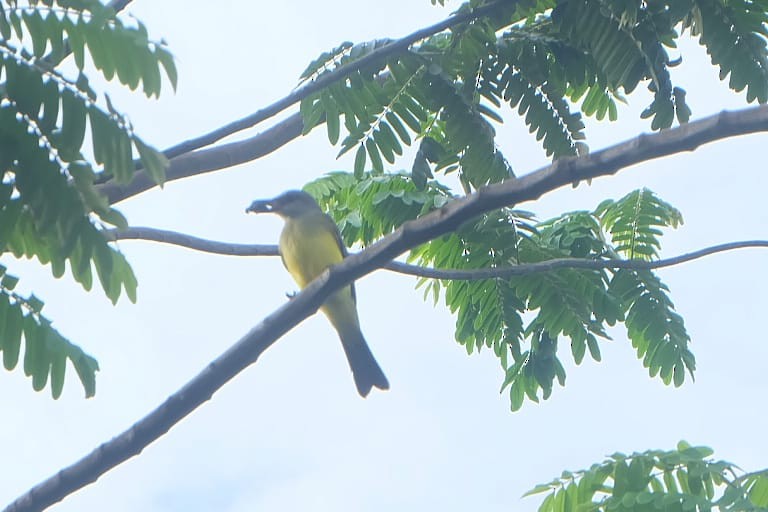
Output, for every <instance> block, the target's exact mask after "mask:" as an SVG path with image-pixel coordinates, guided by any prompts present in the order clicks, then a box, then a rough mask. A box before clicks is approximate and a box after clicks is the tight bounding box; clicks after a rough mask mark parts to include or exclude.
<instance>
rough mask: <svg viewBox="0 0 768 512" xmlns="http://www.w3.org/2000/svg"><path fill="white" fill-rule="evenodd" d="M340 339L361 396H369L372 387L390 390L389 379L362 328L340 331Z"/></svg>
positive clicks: (352, 327)
mask: <svg viewBox="0 0 768 512" xmlns="http://www.w3.org/2000/svg"><path fill="white" fill-rule="evenodd" d="M339 337H340V338H341V344H342V346H343V347H344V353H345V354H346V356H347V361H348V362H349V368H350V369H351V370H352V376H353V377H354V379H355V386H357V392H358V393H360V396H362V397H365V396H367V395H368V393H370V392H371V388H372V387H377V388H379V389H389V382H388V381H387V377H386V376H385V375H384V372H383V371H382V370H381V367H380V366H379V363H377V362H376V358H374V357H373V353H372V352H371V349H370V348H369V347H368V343H366V341H365V338H364V337H363V333H362V332H361V331H360V328H359V327H358V326H350V327H349V328H346V329H344V332H341V331H339Z"/></svg>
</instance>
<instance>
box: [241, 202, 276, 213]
mask: <svg viewBox="0 0 768 512" xmlns="http://www.w3.org/2000/svg"><path fill="white" fill-rule="evenodd" d="M273 209H274V206H273V205H272V200H271V199H266V200H264V199H259V200H256V201H254V202H252V203H251V206H249V207H248V208H246V209H245V213H269V212H271V211H273Z"/></svg>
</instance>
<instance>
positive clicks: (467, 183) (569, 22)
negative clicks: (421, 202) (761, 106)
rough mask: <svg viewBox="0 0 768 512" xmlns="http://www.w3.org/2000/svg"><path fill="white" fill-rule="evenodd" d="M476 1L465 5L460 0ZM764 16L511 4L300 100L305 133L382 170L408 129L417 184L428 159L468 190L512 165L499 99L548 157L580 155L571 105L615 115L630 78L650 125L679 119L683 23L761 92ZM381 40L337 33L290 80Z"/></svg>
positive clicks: (710, 5)
mask: <svg viewBox="0 0 768 512" xmlns="http://www.w3.org/2000/svg"><path fill="white" fill-rule="evenodd" d="M434 3H435V2H434V1H433V4H434ZM439 3H440V4H441V5H442V4H443V2H439ZM484 3H488V2H469V3H465V4H463V5H462V7H461V8H460V9H459V11H460V12H462V11H465V10H467V9H469V8H470V7H477V6H479V5H482V4H484ZM767 20H768V12H767V11H766V8H765V7H764V6H763V5H762V4H760V5H755V4H754V2H749V1H746V0H743V1H738V2H720V1H716V0H683V1H675V2H668V1H659V2H635V1H612V2H608V1H606V0H561V1H558V2H555V1H553V0H548V1H544V0H540V1H519V2H513V3H511V4H510V5H501V6H499V8H498V9H497V10H496V11H494V12H493V14H491V15H489V16H487V17H484V18H480V19H476V20H473V21H471V22H466V23H463V24H458V25H456V26H454V27H452V28H451V29H449V30H448V31H445V32H442V33H439V34H436V35H434V36H432V37H430V38H427V39H425V40H423V41H421V42H420V43H418V44H415V45H413V46H411V47H410V48H409V49H408V50H407V51H403V52H400V53H399V54H396V55H395V56H393V57H390V58H389V59H388V60H386V61H382V62H381V63H380V64H378V65H373V64H372V65H369V66H368V67H367V68H366V69H363V70H361V71H359V72H357V73H354V74H352V75H351V76H349V77H348V78H347V79H346V80H344V81H342V82H340V83H336V84H335V85H333V86H330V87H329V88H327V89H325V90H323V91H321V92H319V93H317V94H316V95H314V96H311V97H309V98H307V99H306V100H304V102H303V103H302V109H301V110H302V113H303V116H304V126H305V131H309V130H311V129H312V128H314V127H315V126H317V125H318V124H320V123H321V122H322V121H323V120H325V122H326V126H327V131H328V138H329V140H330V142H331V143H332V144H337V143H339V142H340V145H341V150H340V153H339V154H340V155H342V154H344V153H346V152H348V151H351V150H353V149H355V150H356V154H355V164H354V168H355V172H356V175H357V176H358V177H360V176H362V174H363V171H364V170H365V168H366V165H367V164H370V166H371V167H372V168H373V170H374V171H375V172H377V173H382V172H383V171H384V167H385V162H387V163H389V164H394V163H395V161H396V159H397V157H398V156H400V155H402V154H404V152H403V146H409V145H411V144H412V143H413V142H414V141H418V140H420V141H421V143H420V146H419V151H418V152H417V154H416V156H415V158H414V161H413V164H412V177H413V179H414V181H415V182H416V184H417V185H419V186H423V185H424V183H426V181H427V180H428V179H429V178H431V177H432V176H433V174H434V172H436V171H442V172H445V173H450V172H454V171H458V173H459V177H460V179H461V183H462V185H463V186H464V188H465V191H469V190H472V189H476V188H477V187H480V186H482V185H485V184H488V183H493V182H497V181H501V180H504V179H507V178H509V177H511V176H512V175H513V174H512V168H511V166H510V164H509V163H508V161H507V158H506V157H505V156H504V155H503V154H502V152H501V150H500V148H499V147H498V145H497V143H496V132H495V129H494V128H493V124H492V123H493V122H499V123H500V122H503V120H504V116H503V115H502V113H503V111H504V108H511V109H514V110H515V111H516V112H517V114H518V115H520V116H521V117H522V118H523V120H524V122H525V123H526V125H527V126H528V128H529V130H530V132H531V133H533V134H535V137H536V139H537V140H539V141H540V142H541V144H542V147H543V149H544V151H545V152H546V154H547V155H549V156H552V157H553V158H560V157H564V156H574V155H580V154H584V153H586V152H587V151H588V148H587V146H586V144H585V143H584V142H583V140H584V139H585V133H584V124H583V122H582V116H595V117H596V118H598V119H603V118H605V117H606V116H607V117H608V118H609V119H611V120H614V119H616V117H617V109H616V101H617V100H618V101H625V99H624V95H625V94H629V93H632V92H633V91H635V90H636V88H637V87H638V85H640V84H641V83H642V84H645V85H646V87H647V88H648V90H649V91H650V92H651V93H652V95H653V100H652V102H651V103H650V104H649V105H648V107H647V108H646V109H645V111H644V112H643V114H642V116H643V117H647V118H651V127H652V128H653V129H654V130H658V129H662V128H667V127H669V126H671V125H672V124H673V122H674V120H675V119H677V121H678V122H680V123H684V122H687V120H688V119H689V117H690V114H691V111H690V108H689V107H688V105H687V104H686V101H685V97H686V92H685V90H683V89H682V88H680V87H677V86H675V85H674V83H673V78H672V73H671V72H672V69H673V68H674V67H675V66H676V65H678V64H679V63H680V61H681V58H682V57H680V58H678V59H672V58H671V57H670V55H669V53H668V49H669V48H675V47H676V40H677V39H678V37H679V34H680V33H682V32H683V31H685V30H690V32H691V33H692V34H693V35H695V36H698V37H699V41H700V43H701V44H702V45H703V46H705V47H706V49H707V52H709V54H710V55H711V57H712V61H713V63H714V64H716V65H718V66H720V70H721V73H720V75H721V78H723V79H724V78H726V77H727V76H730V81H729V85H730V86H731V88H733V89H734V90H737V91H741V90H743V89H745V88H746V89H747V100H748V101H754V100H757V101H759V102H761V103H765V102H766V101H768V61H766V51H765V48H766V39H765V35H766V31H765V28H764V27H765V22H766V21H767ZM390 43H391V41H389V40H376V41H372V42H366V43H360V44H353V43H351V42H345V43H343V44H341V45H340V46H339V47H337V48H334V49H333V50H331V51H329V52H325V53H323V54H322V55H321V56H320V57H319V58H318V59H316V60H315V61H313V62H312V63H311V64H310V65H309V67H308V68H307V69H306V70H305V72H304V73H303V74H302V80H311V79H313V78H315V77H317V76H321V75H323V74H325V73H328V72H331V71H333V70H335V69H337V68H338V67H340V66H343V65H345V64H348V63H350V62H353V61H355V60H357V59H359V58H361V57H363V56H366V55H369V54H370V53H371V52H373V51H375V50H376V49H379V48H381V47H383V46H386V45H388V44H390ZM505 104H506V107H504V105H505ZM577 105H578V107H577ZM503 107H504V108H503ZM342 118H343V121H344V122H343V123H342V122H341V119H342ZM342 128H343V130H344V131H345V132H346V136H344V134H343V131H342Z"/></svg>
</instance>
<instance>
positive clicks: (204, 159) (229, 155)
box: [99, 0, 510, 204]
mask: <svg viewBox="0 0 768 512" xmlns="http://www.w3.org/2000/svg"><path fill="white" fill-rule="evenodd" d="M129 1H130V0H128V1H126V0H122V2H117V1H116V2H115V3H116V4H117V7H120V8H122V7H124V5H122V6H121V4H127V3H128V2H129ZM509 4H510V2H509V0H501V1H498V2H494V3H492V4H488V5H485V6H482V7H478V8H477V9H473V10H470V11H467V12H464V13H461V14H455V15H453V16H451V17H449V18H447V19H445V20H443V21H441V22H439V23H436V24H434V25H432V26H429V27H426V28H423V29H421V30H417V31H416V32H413V33H412V34H409V35H407V36H405V37H403V38H401V39H397V40H394V41H392V42H390V43H389V44H387V45H385V46H382V47H380V48H378V49H377V50H374V51H372V52H371V53H369V54H368V55H366V56H364V57H361V58H360V59H359V60H357V61H354V62H350V63H349V64H346V65H344V66H341V67H340V68H337V69H335V70H333V71H331V72H329V73H327V74H325V75H322V76H320V77H318V78H317V79H316V80H314V81H312V82H310V83H308V84H307V85H305V86H303V87H299V88H298V89H296V90H294V91H293V92H292V93H291V94H289V95H287V96H285V97H284V98H282V99H280V100H278V101H276V102H275V103H272V104H271V105H268V106H266V107H264V108H263V109H261V110H258V111H256V112H254V113H253V114H250V115H248V116H246V117H244V118H242V119H239V120H237V121H234V122H232V123H229V124H227V125H225V126H222V127H221V128H218V129H216V130H214V131H212V132H210V133H207V134H205V135H201V136H200V137H196V138H194V139H190V140H188V141H185V142H182V143H180V144H177V145H175V146H172V147H170V148H168V149H166V150H165V151H163V154H164V155H165V156H166V157H167V158H169V159H170V167H169V168H168V170H167V171H166V181H173V180H177V179H180V178H186V177H189V176H194V175H197V174H202V173H206V172H211V171H215V170H219V169H224V168H227V167H231V166H233V165H237V164H241V163H244V162H248V161H251V160H255V159H257V158H260V157H262V156H264V155H267V154H269V153H271V152H272V151H274V150H276V149H278V148H279V147H281V146H283V145H284V144H286V143H288V142H290V141H291V140H293V139H295V138H296V137H298V136H299V135H300V134H301V130H302V126H303V123H302V120H301V116H300V114H298V113H296V114H294V115H292V116H290V117H289V118H287V119H285V120H283V121H281V122H279V123H277V124H275V125H274V126H273V127H271V128H270V129H268V130H266V131H264V132H263V133H260V134H258V135H256V136H254V137H252V138H250V139H247V140H244V141H241V142H236V143H233V144H226V145H223V146H219V147H216V148H212V149H210V150H207V151H196V150H198V149H200V148H203V147H205V146H209V145H211V144H213V143H215V142H217V141H219V140H221V139H223V138H224V137H227V136H229V135H232V134H234V133H237V132H239V131H242V130H245V129H248V128H251V127H253V126H255V125H256V124H258V123H260V122H262V121H265V120H267V119H269V118H271V117H273V116H275V115H277V114H279V113H280V112H282V111H283V110H285V109H287V108H288V107H290V106H291V105H293V104H295V103H298V102H300V101H301V100H303V99H304V98H307V97H308V96H310V95H312V94H314V93H316V92H318V91H320V90H322V89H324V88H326V87H328V86H329V85H331V84H333V83H335V82H338V81H339V80H342V79H344V78H346V77H347V76H349V75H351V74H352V73H355V72H357V71H359V70H360V69H363V68H365V67H366V66H370V65H372V64H375V63H379V62H382V61H383V60H385V59H387V58H388V57H391V56H392V55H394V54H395V53H397V52H400V51H403V50H405V49H407V48H408V47H410V46H411V45H412V44H414V43H416V42H418V41H420V40H422V39H424V38H426V37H429V36H431V35H434V34H436V33H438V32H442V31H443V30H446V29H448V28H450V27H453V26H456V25H458V24H460V23H464V22H467V21H471V20H474V19H477V18H480V17H482V16H485V15H488V14H490V13H491V12H493V10H494V9H496V8H498V7H500V6H502V5H505V6H507V7H509ZM117 7H116V8H117ZM136 165H137V169H138V170H137V172H136V173H135V175H134V179H133V180H132V181H131V182H130V183H128V184H125V185H120V184H117V183H114V181H112V180H110V181H107V182H105V183H104V184H102V185H100V186H99V188H100V189H101V191H102V192H103V193H104V194H105V195H106V196H107V197H108V198H109V201H110V203H111V204H114V203H115V202H118V201H122V200H123V199H127V198H128V197H131V196H134V195H136V194H139V193H141V192H144V191H146V190H149V189H150V188H152V187H154V186H155V185H156V184H155V183H154V182H153V181H152V179H151V178H150V177H149V176H147V174H146V173H144V172H142V171H141V162H140V161H137V162H136Z"/></svg>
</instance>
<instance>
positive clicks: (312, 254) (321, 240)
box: [280, 215, 344, 288]
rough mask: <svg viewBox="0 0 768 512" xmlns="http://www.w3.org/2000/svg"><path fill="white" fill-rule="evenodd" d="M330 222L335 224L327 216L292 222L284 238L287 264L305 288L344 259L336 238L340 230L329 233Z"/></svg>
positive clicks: (282, 242) (333, 226) (282, 240)
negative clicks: (336, 232)
mask: <svg viewBox="0 0 768 512" xmlns="http://www.w3.org/2000/svg"><path fill="white" fill-rule="evenodd" d="M328 222H331V223H332V221H331V220H330V219H329V218H327V217H325V216H324V215H323V216H322V217H320V216H318V217H317V218H313V219H289V220H288V221H287V222H286V223H285V227H284V228H283V231H282V233H281V235H280V255H281V256H282V258H283V264H285V268H286V269H288V272H290V274H291V275H292V276H293V278H294V279H295V280H296V283H297V284H298V285H299V287H301V288H304V287H305V286H307V285H308V284H309V283H310V282H311V281H312V280H313V279H315V278H316V277H317V276H319V275H320V274H322V272H323V271H324V270H325V269H327V268H328V267H330V266H331V265H335V264H337V263H339V262H341V260H342V259H343V258H344V256H343V254H342V252H341V248H340V247H339V243H338V241H337V239H336V236H335V229H336V226H335V225H332V226H330V227H331V228H332V229H331V230H329V229H328V228H329V226H328V225H327V224H328Z"/></svg>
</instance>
